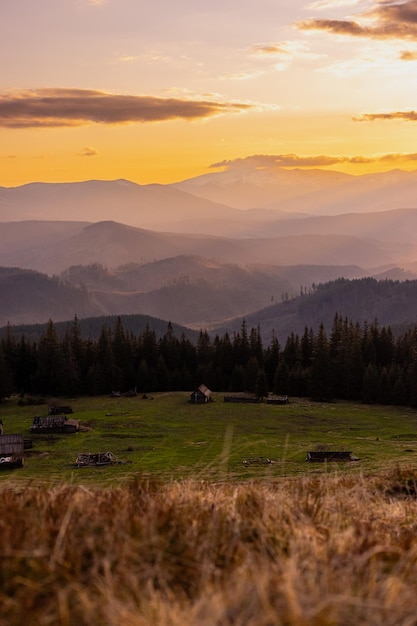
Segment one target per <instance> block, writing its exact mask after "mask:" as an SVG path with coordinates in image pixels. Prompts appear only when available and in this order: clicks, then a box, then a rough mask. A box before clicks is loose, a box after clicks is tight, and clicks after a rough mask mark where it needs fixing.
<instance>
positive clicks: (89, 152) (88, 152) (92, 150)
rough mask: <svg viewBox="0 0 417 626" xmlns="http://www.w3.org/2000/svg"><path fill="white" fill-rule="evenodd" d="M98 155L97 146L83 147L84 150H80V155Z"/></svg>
mask: <svg viewBox="0 0 417 626" xmlns="http://www.w3.org/2000/svg"><path fill="white" fill-rule="evenodd" d="M97 155H98V151H97V150H96V149H95V148H88V147H87V148H83V149H82V151H81V152H80V156H85V157H92V156H97Z"/></svg>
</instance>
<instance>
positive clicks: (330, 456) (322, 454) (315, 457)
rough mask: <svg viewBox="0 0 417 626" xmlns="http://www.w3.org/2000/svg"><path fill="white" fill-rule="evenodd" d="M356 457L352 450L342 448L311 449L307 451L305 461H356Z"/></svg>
mask: <svg viewBox="0 0 417 626" xmlns="http://www.w3.org/2000/svg"><path fill="white" fill-rule="evenodd" d="M357 460H358V459H357V458H356V457H354V456H352V452H345V451H344V450H313V451H310V452H307V456H306V461H311V462H316V463H326V462H327V463H334V462H336V463H338V462H341V461H357Z"/></svg>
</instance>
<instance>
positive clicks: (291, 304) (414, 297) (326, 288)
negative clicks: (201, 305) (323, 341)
mask: <svg viewBox="0 0 417 626" xmlns="http://www.w3.org/2000/svg"><path fill="white" fill-rule="evenodd" d="M336 313H337V314H338V315H339V316H341V317H342V318H347V319H348V320H349V321H352V322H353V323H356V322H358V323H359V324H363V323H365V322H368V323H372V322H373V321H374V320H378V323H379V324H380V325H381V326H392V327H397V328H400V329H404V328H407V327H409V326H411V325H415V324H416V323H417V280H406V281H392V280H376V279H375V278H371V277H366V278H361V279H352V280H347V279H343V278H339V279H337V280H335V281H330V282H328V283H323V284H321V285H318V286H317V287H316V289H315V290H314V292H311V293H307V294H303V295H299V296H297V297H296V298H294V299H292V300H289V301H288V302H281V303H277V304H273V305H271V306H268V307H266V308H265V309H262V310H260V311H256V312H254V313H252V314H250V315H248V316H244V317H239V318H236V319H234V320H229V322H228V324H227V325H218V326H214V327H212V329H211V330H212V332H218V333H220V334H222V333H224V332H226V331H227V332H229V333H233V332H235V331H238V330H239V328H240V327H241V324H242V321H243V319H245V320H246V323H247V325H248V327H249V328H250V327H257V326H259V327H260V328H261V332H262V336H263V338H264V339H265V340H267V341H269V340H270V338H271V336H272V333H273V332H275V334H276V336H277V337H278V338H279V340H280V341H281V342H285V340H286V338H287V337H288V336H289V335H290V334H291V333H292V332H294V333H295V334H298V335H300V336H301V335H302V334H303V332H304V330H305V328H306V327H307V328H312V329H313V330H314V331H317V329H318V327H319V325H320V324H321V323H323V324H324V326H325V329H326V331H327V332H330V330H331V326H332V324H333V321H334V316H335V314H336Z"/></svg>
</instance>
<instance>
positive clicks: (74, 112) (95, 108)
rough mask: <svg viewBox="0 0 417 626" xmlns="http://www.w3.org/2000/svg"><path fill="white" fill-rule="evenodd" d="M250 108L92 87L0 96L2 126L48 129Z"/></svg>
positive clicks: (187, 117)
mask: <svg viewBox="0 0 417 626" xmlns="http://www.w3.org/2000/svg"><path fill="white" fill-rule="evenodd" d="M250 108H252V106H251V105H249V104H243V103H228V102H219V101H211V100H187V99H180V98H158V97H154V96H129V95H117V94H109V93H106V92H102V91H96V90H89V89H37V90H26V91H20V92H12V93H9V94H4V95H0V126H3V127H9V128H33V127H42V128H45V127H46V128H48V127H59V126H63V127H65V126H82V125H85V124H92V123H96V124H127V123H147V122H160V121H166V120H174V119H184V120H196V119H204V118H208V117H212V116H215V115H219V114H222V113H230V112H239V111H243V110H247V109H250Z"/></svg>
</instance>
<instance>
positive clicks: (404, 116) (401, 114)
mask: <svg viewBox="0 0 417 626" xmlns="http://www.w3.org/2000/svg"><path fill="white" fill-rule="evenodd" d="M353 119H354V121H355V122H373V121H375V120H403V121H406V122H417V111H394V112H392V113H364V114H363V115H359V116H358V117H354V118H353Z"/></svg>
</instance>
